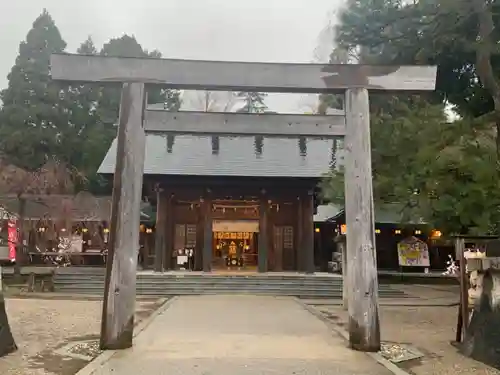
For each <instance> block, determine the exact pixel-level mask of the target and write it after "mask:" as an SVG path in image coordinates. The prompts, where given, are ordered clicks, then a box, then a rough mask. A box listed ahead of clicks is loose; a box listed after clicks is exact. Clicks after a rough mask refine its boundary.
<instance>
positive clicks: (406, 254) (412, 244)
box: [398, 237, 430, 267]
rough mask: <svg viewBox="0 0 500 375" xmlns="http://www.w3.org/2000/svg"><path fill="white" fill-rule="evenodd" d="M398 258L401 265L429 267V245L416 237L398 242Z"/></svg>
mask: <svg viewBox="0 0 500 375" xmlns="http://www.w3.org/2000/svg"><path fill="white" fill-rule="evenodd" d="M398 260H399V265H400V266H401V267H408V266H412V267H430V260H429V247H428V246H427V244H426V243H425V242H424V241H421V240H419V239H418V238H416V237H408V238H406V239H404V240H403V241H401V242H400V243H398Z"/></svg>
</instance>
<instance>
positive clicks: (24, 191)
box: [0, 159, 78, 356]
mask: <svg viewBox="0 0 500 375" xmlns="http://www.w3.org/2000/svg"><path fill="white" fill-rule="evenodd" d="M77 175H78V174H77V173H75V171H72V170H70V169H69V168H67V167H66V166H65V165H64V164H62V163H59V162H58V161H56V160H51V161H49V162H47V163H46V164H45V165H44V166H42V167H41V168H40V169H38V170H36V171H26V170H24V169H21V168H18V167H16V166H14V165H12V164H9V163H8V162H6V161H5V159H2V160H0V194H2V195H9V196H12V197H13V198H14V199H16V200H17V207H18V209H17V210H16V211H17V217H18V223H19V232H18V236H17V244H16V266H15V272H14V273H15V277H20V274H21V271H20V263H21V262H22V260H23V258H24V225H25V223H24V222H25V210H26V202H27V195H31V194H57V193H67V192H68V191H73V189H74V183H73V182H74V179H75V177H76V176H77ZM15 350H17V346H16V343H15V340H14V337H13V335H12V331H11V329H10V326H9V320H8V317H7V312H6V309H5V299H4V295H3V291H0V356H4V355H7V354H9V353H12V352H13V351H15Z"/></svg>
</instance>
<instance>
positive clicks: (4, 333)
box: [0, 291, 17, 357]
mask: <svg viewBox="0 0 500 375" xmlns="http://www.w3.org/2000/svg"><path fill="white" fill-rule="evenodd" d="M16 350H17V345H16V342H15V341H14V337H13V336H12V332H11V330H10V326H9V319H8V318H7V310H6V309H5V299H4V297H3V292H2V291H0V357H3V356H6V355H7V354H10V353H12V352H15V351H16Z"/></svg>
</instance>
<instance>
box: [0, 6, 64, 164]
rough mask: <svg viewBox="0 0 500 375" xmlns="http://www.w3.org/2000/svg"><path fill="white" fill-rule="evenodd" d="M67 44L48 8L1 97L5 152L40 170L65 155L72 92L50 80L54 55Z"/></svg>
mask: <svg viewBox="0 0 500 375" xmlns="http://www.w3.org/2000/svg"><path fill="white" fill-rule="evenodd" d="M65 48H66V43H65V41H64V40H63V39H62V37H61V34H60V33H59V30H58V28H57V26H56V25H55V23H54V20H53V19H52V17H51V16H50V14H49V13H48V12H47V11H46V10H43V12H42V14H41V15H40V16H39V17H38V18H37V19H36V20H35V22H33V27H32V29H31V30H30V31H29V32H28V34H27V36H26V40H25V41H23V42H21V44H20V45H19V55H18V57H17V59H16V62H15V65H14V66H13V67H12V70H11V72H10V74H9V75H8V80H9V83H8V87H7V89H5V90H3V91H2V92H1V94H0V98H1V100H2V102H3V107H2V110H1V113H0V119H1V120H0V121H1V127H0V150H1V152H2V154H3V157H4V158H6V159H8V161H9V162H11V163H13V164H15V165H17V166H20V167H23V168H26V169H29V170H34V169H36V168H38V167H40V166H41V165H43V164H44V163H45V162H46V161H47V160H48V159H50V158H52V157H54V156H56V157H57V156H59V154H60V153H61V150H62V149H63V147H64V146H63V145H62V143H61V134H64V133H65V132H66V131H67V129H68V111H67V90H66V89H65V88H64V85H60V84H57V83H55V82H53V81H52V80H51V79H50V75H49V65H50V55H51V54H52V53H58V52H63V51H64V49H65Z"/></svg>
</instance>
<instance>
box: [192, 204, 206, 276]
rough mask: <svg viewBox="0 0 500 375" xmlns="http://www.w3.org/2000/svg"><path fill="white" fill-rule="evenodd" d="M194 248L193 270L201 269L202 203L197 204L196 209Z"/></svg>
mask: <svg viewBox="0 0 500 375" xmlns="http://www.w3.org/2000/svg"><path fill="white" fill-rule="evenodd" d="M196 211H197V212H196V214H197V218H196V248H195V250H194V269H195V271H202V270H203V247H204V246H203V245H204V238H205V236H204V233H203V232H204V231H205V212H204V205H203V203H201V204H199V205H198V206H197V210H196Z"/></svg>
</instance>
